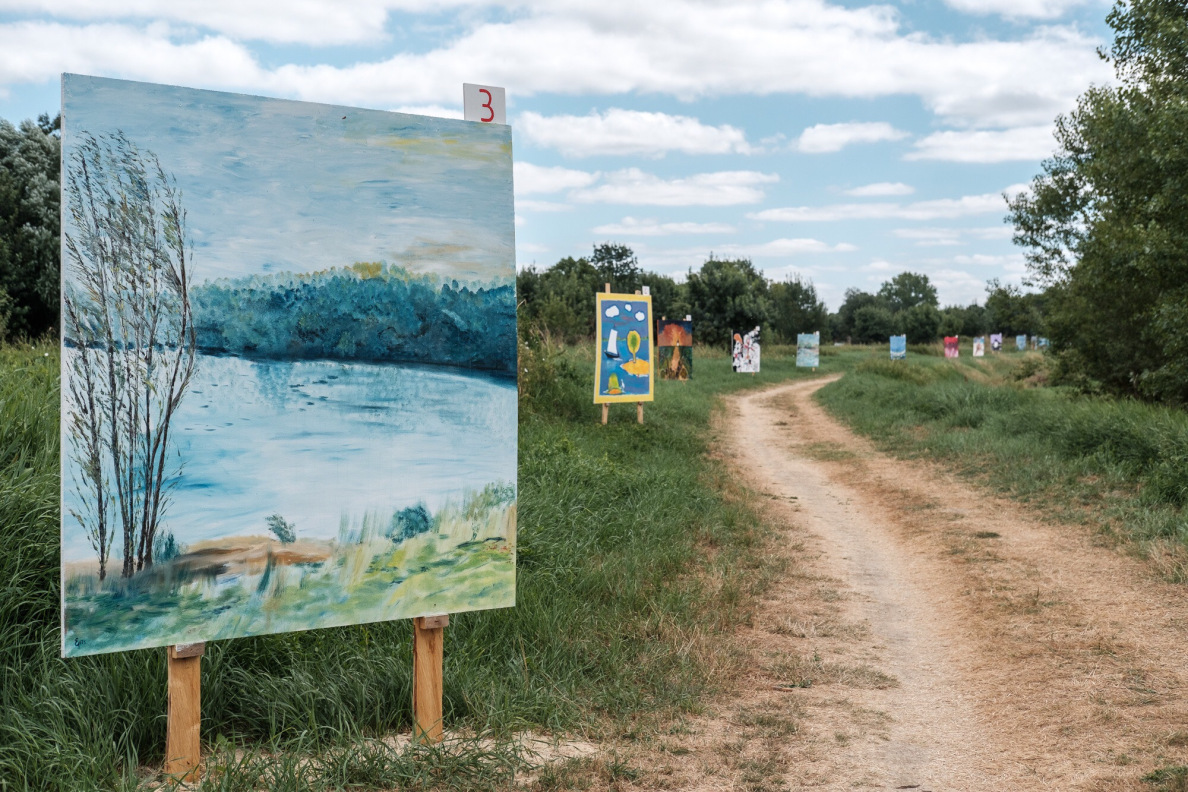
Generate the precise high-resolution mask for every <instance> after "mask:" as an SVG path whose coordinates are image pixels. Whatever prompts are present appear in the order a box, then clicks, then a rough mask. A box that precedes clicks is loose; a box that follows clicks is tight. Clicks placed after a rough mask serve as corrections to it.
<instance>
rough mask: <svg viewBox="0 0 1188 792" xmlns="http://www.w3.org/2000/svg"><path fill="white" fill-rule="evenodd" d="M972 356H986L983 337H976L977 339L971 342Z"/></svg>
mask: <svg viewBox="0 0 1188 792" xmlns="http://www.w3.org/2000/svg"><path fill="white" fill-rule="evenodd" d="M973 356H974V357H985V356H986V338H985V336H978V337H977V338H975V339H974V340H973Z"/></svg>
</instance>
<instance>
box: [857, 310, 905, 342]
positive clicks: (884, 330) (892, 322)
mask: <svg viewBox="0 0 1188 792" xmlns="http://www.w3.org/2000/svg"><path fill="white" fill-rule="evenodd" d="M901 328H902V324H901V322H900V320H899V317H898V316H896V315H894V314H892V313H891V311H890V310H889V309H887V308H885V307H883V306H882V305H878V304H872V305H864V306H862V307H861V308H859V309H858V310H857V311H855V312H854V338H855V339H856V340H858V341H859V343H864V344H869V343H877V342H879V341H883V340H885V339H888V338H890V337H891V336H893V335H899V331H900V329H901Z"/></svg>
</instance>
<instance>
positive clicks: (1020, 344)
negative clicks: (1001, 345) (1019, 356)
mask: <svg viewBox="0 0 1188 792" xmlns="http://www.w3.org/2000/svg"><path fill="white" fill-rule="evenodd" d="M1015 346H1016V347H1017V348H1018V350H1019V351H1020V352H1024V351H1026V350H1027V336H1025V335H1017V336H1015Z"/></svg>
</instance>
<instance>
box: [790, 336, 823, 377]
mask: <svg viewBox="0 0 1188 792" xmlns="http://www.w3.org/2000/svg"><path fill="white" fill-rule="evenodd" d="M796 365H797V366H798V367H800V368H816V367H817V366H819V365H821V333H820V331H817V332H815V333H799V334H797V336H796Z"/></svg>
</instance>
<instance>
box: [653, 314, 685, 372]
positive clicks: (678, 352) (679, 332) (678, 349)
mask: <svg viewBox="0 0 1188 792" xmlns="http://www.w3.org/2000/svg"><path fill="white" fill-rule="evenodd" d="M656 370H657V371H659V372H660V379H667V380H680V381H682V382H683V381H685V380H687V379H689V377H691V376H692V375H693V320H691V319H685V320H684V321H673V320H668V319H661V320H660V321H658V322H656Z"/></svg>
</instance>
